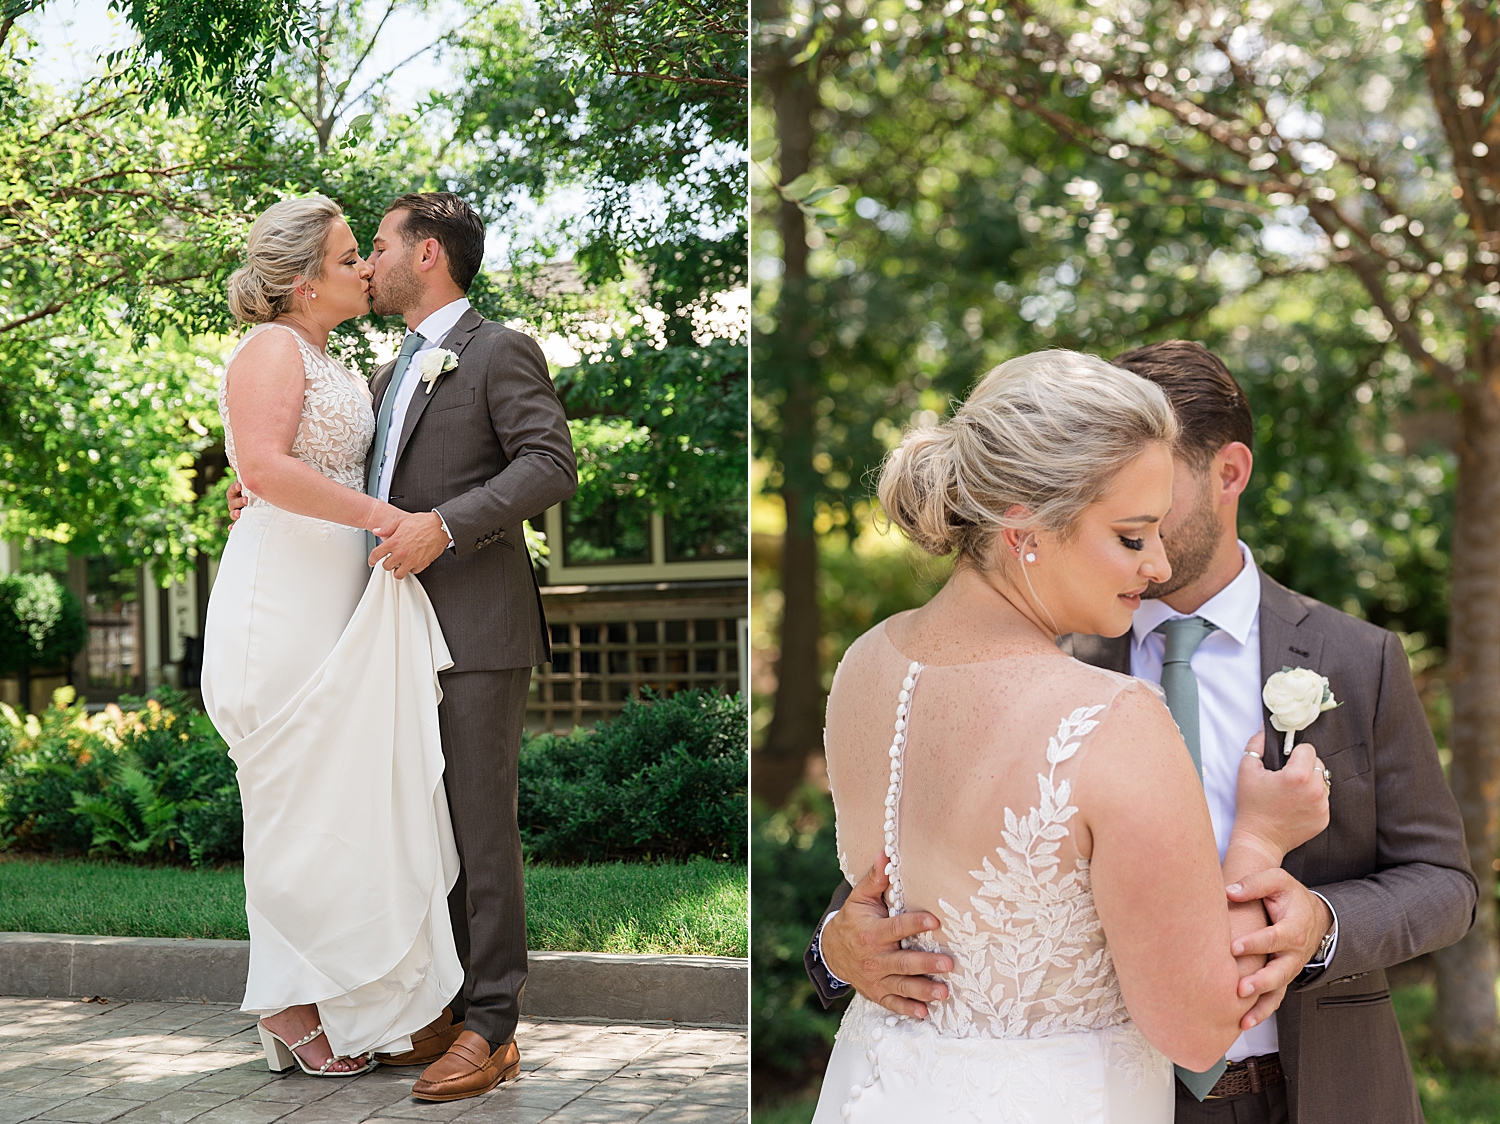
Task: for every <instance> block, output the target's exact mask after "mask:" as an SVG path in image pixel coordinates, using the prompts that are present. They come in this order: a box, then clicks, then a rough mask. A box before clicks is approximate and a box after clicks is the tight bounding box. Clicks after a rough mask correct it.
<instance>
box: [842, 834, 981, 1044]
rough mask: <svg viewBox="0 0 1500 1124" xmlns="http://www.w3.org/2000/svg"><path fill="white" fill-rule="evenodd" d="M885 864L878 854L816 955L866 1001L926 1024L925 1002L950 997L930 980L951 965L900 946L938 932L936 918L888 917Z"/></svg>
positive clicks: (923, 915)
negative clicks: (920, 935) (916, 938)
mask: <svg viewBox="0 0 1500 1124" xmlns="http://www.w3.org/2000/svg"><path fill="white" fill-rule="evenodd" d="M885 864H886V857H885V856H884V855H881V856H880V860H879V861H878V862H877V863H876V864H875V865H874V866H872V867H871V868H870V871H869V873H868V874H866V875H865V876H864V877H863V878H861V879H860V880H859V883H858V884H857V885H856V886H855V887H854V889H853V891H851V892H850V894H849V898H848V900H847V901H845V902H844V904H843V905H842V906H841V907H840V908H839V911H838V913H836V914H834V915H833V916H832V917H831V918H829V920H828V923H827V924H826V925H824V926H823V937H822V943H821V946H820V954H821V956H822V959H823V963H824V965H825V966H827V968H828V970H829V971H830V972H832V973H833V974H834V975H835V976H837V977H838V978H839V979H841V980H843V981H845V982H846V983H848V984H849V985H850V986H852V987H853V988H854V990H855V991H857V992H859V993H860V994H861V995H863V996H864V997H865V998H866V999H869V1000H871V1001H873V1002H875V1003H879V1004H880V1005H881V1006H882V1007H884V1008H886V1009H887V1010H889V1011H894V1012H895V1013H896V1014H898V1015H911V1016H913V1017H914V1018H919V1019H924V1018H926V1017H927V1004H928V1003H929V1002H934V1001H936V1000H939V999H946V998H947V997H948V985H947V984H944V983H940V982H939V981H937V980H934V979H929V978H928V977H929V976H934V975H941V974H943V973H945V972H951V971H953V960H952V958H951V957H948V956H942V955H938V954H935V953H930V952H921V951H918V950H917V949H907V948H902V947H901V942H902V941H903V940H904V939H906V938H907V937H914V936H916V935H917V934H918V933H924V932H932V931H933V930H935V929H937V928H938V919H937V918H936V917H934V916H933V915H932V914H930V913H921V912H917V913H902V914H898V915H897V916H895V917H892V916H890V911H889V910H888V909H887V908H886V904H885V891H886V887H888V886H889V885H890V879H889V878H888V877H887V876H886V874H885Z"/></svg>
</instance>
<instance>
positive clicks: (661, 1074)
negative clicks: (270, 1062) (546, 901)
mask: <svg viewBox="0 0 1500 1124" xmlns="http://www.w3.org/2000/svg"><path fill="white" fill-rule="evenodd" d="M516 1040H517V1041H518V1042H519V1043H520V1046H521V1076H520V1078H519V1079H518V1080H516V1081H514V1082H509V1083H507V1084H505V1085H502V1086H500V1088H498V1089H496V1090H494V1091H493V1092H491V1093H488V1094H486V1095H484V1096H482V1097H473V1098H471V1099H469V1100H466V1101H454V1102H451V1103H448V1104H424V1103H422V1102H420V1101H415V1100H412V1099H411V1096H410V1095H409V1094H410V1088H411V1083H412V1082H413V1081H414V1080H415V1079H416V1077H417V1076H418V1074H420V1072H421V1071H420V1070H418V1069H405V1068H403V1069H394V1068H391V1067H389V1066H386V1067H382V1068H380V1069H376V1070H374V1071H373V1072H371V1073H367V1074H363V1075H361V1076H359V1077H350V1078H342V1079H329V1078H321V1079H320V1078H316V1077H308V1076H306V1075H304V1074H302V1073H300V1072H293V1073H291V1074H287V1075H284V1076H278V1075H276V1074H273V1073H270V1072H268V1071H267V1070H266V1064H265V1060H264V1057H263V1055H262V1054H261V1051H260V1043H259V1040H258V1039H257V1037H256V1033H255V1022H254V1019H253V1018H251V1017H250V1016H248V1015H242V1014H241V1013H240V1012H239V1011H237V1010H235V1009H234V1008H233V1007H229V1006H224V1005H220V1004H211V1003H129V1002H122V1001H116V1002H111V1003H107V1004H99V1003H85V1002H81V1001H79V1000H70V999H7V998H0V1124H20V1122H21V1121H23V1120H24V1121H57V1122H64V1121H66V1122H70V1124H104V1121H114V1122H116V1124H188V1121H193V1122H194V1124H272V1122H273V1121H276V1122H278V1124H356V1122H358V1121H370V1122H372V1124H375V1122H385V1124H416V1122H418V1121H442V1122H444V1124H447V1122H449V1121H461V1122H462V1124H541V1122H542V1121H544V1120H545V1121H548V1122H549V1124H635V1122H637V1121H641V1122H649V1124H700V1122H701V1124H731V1122H735V1121H744V1120H745V1119H746V1105H747V1103H748V1100H749V1076H748V1074H749V1064H748V1063H749V1055H748V1051H747V1046H746V1036H745V1033H744V1031H742V1030H711V1029H700V1028H695V1027H676V1026H669V1025H662V1024H654V1025H651V1024H647V1025H630V1024H626V1025H622V1024H618V1023H603V1022H600V1023H581V1022H561V1021H556V1020H543V1019H523V1020H522V1021H521V1026H520V1029H519V1031H518V1032H517V1034H516Z"/></svg>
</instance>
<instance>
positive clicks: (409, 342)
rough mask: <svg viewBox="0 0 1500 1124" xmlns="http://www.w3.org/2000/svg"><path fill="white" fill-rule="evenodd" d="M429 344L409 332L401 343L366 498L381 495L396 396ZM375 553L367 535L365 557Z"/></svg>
mask: <svg viewBox="0 0 1500 1124" xmlns="http://www.w3.org/2000/svg"><path fill="white" fill-rule="evenodd" d="M426 342H427V340H426V338H425V337H423V336H421V335H419V334H418V333H416V332H409V333H408V334H407V336H406V339H404V340H402V341H401V351H400V352H399V353H398V354H397V355H396V366H395V368H394V369H393V370H392V371H391V381H390V382H389V383H387V384H386V388H385V397H384V398H382V399H381V400H380V413H379V414H378V415H377V416H376V418H375V444H374V447H373V448H372V449H371V455H370V472H369V475H368V476H367V477H366V478H365V494H366V495H368V496H375V495H379V493H380V474H381V472H382V471H384V469H385V446H386V438H387V437H388V436H389V435H390V432H391V410H392V408H393V407H394V406H395V405H396V394H397V392H398V391H400V389H401V377H402V376H403V375H405V374H406V368H407V367H409V366H411V357H412V356H413V355H415V354H416V353H417V349H418V348H420V347H421V346H422V345H423V344H424V343H426ZM374 549H375V536H374V535H373V534H371V533H370V532H369V531H366V532H365V554H366V555H367V556H368V554H369V552H370V551H372V550H374Z"/></svg>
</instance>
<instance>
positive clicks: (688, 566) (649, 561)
mask: <svg viewBox="0 0 1500 1124" xmlns="http://www.w3.org/2000/svg"><path fill="white" fill-rule="evenodd" d="M571 507H572V505H571V504H566V503H563V504H559V505H558V506H557V507H554V508H552V509H551V510H550V511H548V512H547V514H546V515H544V516H543V517H542V518H541V519H540V520H538V522H539V523H540V524H541V526H542V530H543V531H544V532H545V533H546V535H547V543H548V545H549V547H550V548H551V553H550V554H549V556H548V558H547V577H546V582H547V584H549V585H584V584H593V583H599V582H638V581H672V580H681V579H693V578H729V577H744V576H746V575H747V573H748V572H749V566H748V564H747V562H748V553H749V552H748V550H747V547H748V545H749V540H748V534H747V530H746V527H747V520H746V508H745V504H744V501H743V500H741V501H740V502H739V503H738V504H736V505H733V506H730V507H725V508H722V509H720V510H717V511H713V510H706V511H703V512H701V513H699V512H694V513H692V514H691V515H689V516H686V517H678V518H677V519H672V520H668V519H665V518H663V517H662V516H661V515H658V514H656V513H655V512H653V511H651V510H650V508H649V506H648V501H643V500H624V501H620V502H619V503H618V504H615V505H601V506H600V507H599V508H596V509H595V510H594V512H592V513H591V514H590V516H589V517H588V518H587V519H575V518H574V516H573V513H572V510H571Z"/></svg>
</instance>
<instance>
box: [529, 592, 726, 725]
mask: <svg viewBox="0 0 1500 1124" xmlns="http://www.w3.org/2000/svg"><path fill="white" fill-rule="evenodd" d="M742 588H743V587H742ZM547 600H548V601H549V602H551V603H550V604H548V606H547V619H548V622H549V626H550V628H551V631H552V662H551V663H550V664H544V665H542V666H541V667H539V668H537V669H536V671H534V672H533V673H532V678H531V695H530V698H529V699H528V701H527V705H526V725H527V727H528V728H529V729H532V730H547V731H552V732H556V733H566V732H567V731H568V730H571V729H572V728H573V727H575V726H591V725H593V724H594V723H595V722H598V721H600V720H601V719H607V718H610V717H613V716H614V715H616V714H618V713H619V712H620V711H621V710H622V709H623V708H624V706H625V700H626V699H628V698H636V697H639V695H640V693H641V688H643V687H649V688H651V689H652V690H654V691H656V692H657V693H658V694H672V693H674V692H676V691H682V690H686V689H688V688H690V687H698V688H705V689H706V688H710V687H717V688H718V689H719V690H721V691H723V692H725V693H726V694H733V693H734V692H736V691H738V690H739V689H740V651H739V644H740V640H739V633H738V627H737V626H738V620H739V619H740V618H741V617H743V616H744V615H745V609H744V607H743V601H735V600H727V599H724V598H723V597H722V596H720V597H716V598H713V599H711V600H703V599H698V598H694V599H691V600H690V599H687V598H682V599H676V598H673V599H670V600H665V599H661V600H658V599H653V600H651V601H642V602H639V603H629V602H624V603H622V602H618V601H616V602H613V603H610V604H600V603H597V602H596V603H588V602H582V603H577V604H567V603H561V604H560V603H559V602H560V601H562V599H561V598H557V597H548V598H547Z"/></svg>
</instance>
